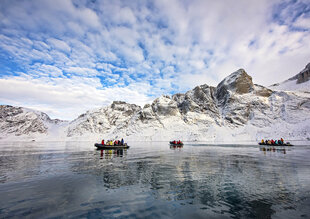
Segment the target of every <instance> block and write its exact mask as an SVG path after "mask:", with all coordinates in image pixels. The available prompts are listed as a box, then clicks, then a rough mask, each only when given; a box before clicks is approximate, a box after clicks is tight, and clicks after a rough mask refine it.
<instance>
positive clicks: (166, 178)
mask: <svg viewBox="0 0 310 219" xmlns="http://www.w3.org/2000/svg"><path fill="white" fill-rule="evenodd" d="M130 145H131V148H130V149H128V150H119V151H97V150H95V149H94V146H93V143H91V142H84V143H81V142H48V143H36V142H19V143H18V142H15V143H13V142H12V143H7V142H6V143H3V142H2V143H0V218H11V217H13V218H21V217H28V218H58V217H64V218H68V217H74V218H76V217H80V218H98V217H104V218H310V159H309V157H310V146H295V147H282V148H280V149H278V150H273V149H270V148H262V147H258V146H238V145H232V146H210V145H185V146H184V147H182V148H173V147H172V148H171V147H169V145H168V144H167V143H141V142H139V143H130Z"/></svg>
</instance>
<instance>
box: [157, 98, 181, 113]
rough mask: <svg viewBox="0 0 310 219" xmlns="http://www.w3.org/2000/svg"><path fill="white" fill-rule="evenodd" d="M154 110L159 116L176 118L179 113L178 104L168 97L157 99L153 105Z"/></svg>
mask: <svg viewBox="0 0 310 219" xmlns="http://www.w3.org/2000/svg"><path fill="white" fill-rule="evenodd" d="M152 109H153V111H154V112H155V113H156V114H157V115H170V116H174V115H176V114H177V113H178V112H179V110H178V105H177V102H176V101H174V100H173V99H171V98H170V97H169V96H166V95H162V96H161V97H159V98H156V99H155V100H154V102H153V103H152Z"/></svg>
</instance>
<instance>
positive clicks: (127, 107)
mask: <svg viewBox="0 0 310 219" xmlns="http://www.w3.org/2000/svg"><path fill="white" fill-rule="evenodd" d="M111 109H113V110H117V111H121V112H123V113H124V115H127V116H130V115H133V114H134V113H135V112H137V111H139V110H141V107H140V106H138V105H136V104H129V103H126V102H124V101H113V103H112V104H111Z"/></svg>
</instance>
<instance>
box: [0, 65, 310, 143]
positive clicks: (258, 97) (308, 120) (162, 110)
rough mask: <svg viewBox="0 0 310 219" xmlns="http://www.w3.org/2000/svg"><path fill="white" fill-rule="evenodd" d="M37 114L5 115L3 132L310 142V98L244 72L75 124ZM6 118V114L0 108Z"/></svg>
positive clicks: (105, 110) (89, 115)
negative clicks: (25, 117) (263, 83)
mask: <svg viewBox="0 0 310 219" xmlns="http://www.w3.org/2000/svg"><path fill="white" fill-rule="evenodd" d="M1 109H4V107H2V108H1ZM10 109H11V110H13V108H10ZM14 110H15V109H14ZM2 111H3V110H2ZM35 114H36V115H37V116H33V119H32V120H31V119H28V120H26V122H25V120H19V117H16V118H15V117H14V116H13V117H12V116H11V120H12V118H13V120H16V121H15V123H11V122H10V119H8V118H9V117H8V116H2V117H0V130H3V129H6V127H8V124H18V123H23V122H24V123H25V124H26V123H27V124H28V126H29V127H32V128H31V131H29V132H26V131H22V132H20V131H19V130H18V129H19V128H20V126H17V125H16V129H15V130H16V133H20V135H18V136H28V137H29V136H31V137H33V138H43V139H44V138H45V139H48V138H52V137H54V138H57V139H71V140H74V139H96V140H97V139H98V140H99V139H101V138H105V139H107V138H111V139H114V138H121V137H126V138H127V139H130V140H152V141H154V140H169V139H173V138H178V139H182V140H189V141H192V140H197V141H198V140H210V141H221V140H229V139H230V140H231V141H233V140H257V139H260V138H267V137H270V138H274V137H277V136H278V137H280V136H281V137H282V136H287V137H290V138H304V139H310V134H309V133H310V132H309V131H310V125H308V124H310V94H309V93H305V92H291V91H280V90H272V89H269V88H266V87H264V86H261V85H257V84H254V83H253V81H252V77H251V76H250V75H248V74H247V73H246V71H245V70H244V69H239V70H237V71H235V72H233V73H232V74H230V75H229V76H227V77H226V78H224V79H223V80H222V81H221V82H220V83H219V84H218V85H217V86H216V87H213V86H209V85H207V84H203V85H200V86H196V87H195V88H193V89H192V90H189V91H187V92H186V93H184V94H181V93H178V94H174V95H172V96H168V95H162V96H160V97H158V98H156V99H155V100H154V101H153V102H152V104H146V105H145V106H143V107H140V106H138V105H135V104H129V103H126V102H122V101H114V102H113V103H112V104H111V105H110V106H106V107H102V108H99V109H94V110H90V111H87V112H86V113H83V114H81V115H80V116H79V117H78V118H76V119H74V120H72V121H70V122H66V121H60V120H51V119H49V117H48V116H47V115H46V114H45V115H46V116H47V117H48V118H47V117H44V116H42V119H41V120H42V121H43V122H41V123H39V122H38V121H37V120H38V118H41V117H40V116H38V115H40V113H39V112H37V113H35ZM0 115H5V114H4V113H2V114H1V110H0ZM14 118H15V119H14ZM36 118H37V120H36ZM31 125H32V126H31ZM24 126H27V125H24ZM283 127H284V128H283ZM36 128H37V131H35V130H36ZM52 129H53V130H54V132H53V133H54V134H52V131H51V130H52ZM292 130H293V131H292ZM3 133H4V134H2V136H0V137H1V138H2V139H8V138H10V137H18V136H17V135H16V133H14V131H13V132H9V133H8V132H3ZM55 133H57V134H55ZM12 135H15V136H12Z"/></svg>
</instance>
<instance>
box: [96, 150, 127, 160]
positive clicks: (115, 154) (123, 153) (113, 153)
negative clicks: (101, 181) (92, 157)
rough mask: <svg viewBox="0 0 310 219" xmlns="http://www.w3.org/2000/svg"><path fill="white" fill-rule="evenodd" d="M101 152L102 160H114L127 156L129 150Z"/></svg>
mask: <svg viewBox="0 0 310 219" xmlns="http://www.w3.org/2000/svg"><path fill="white" fill-rule="evenodd" d="M98 151H100V158H101V159H103V158H105V159H112V158H115V157H123V156H126V154H127V149H113V150H106V149H105V150H98Z"/></svg>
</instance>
